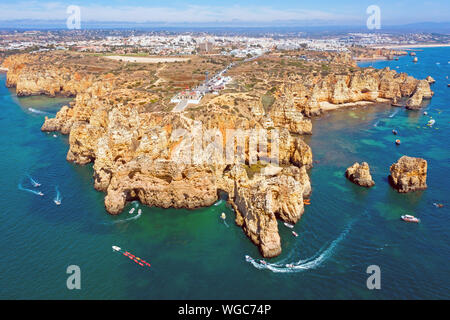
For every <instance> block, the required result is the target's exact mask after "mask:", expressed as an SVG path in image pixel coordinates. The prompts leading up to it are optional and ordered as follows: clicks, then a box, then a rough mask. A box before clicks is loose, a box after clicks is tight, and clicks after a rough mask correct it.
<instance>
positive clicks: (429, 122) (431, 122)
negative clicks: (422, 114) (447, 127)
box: [427, 119, 436, 127]
mask: <svg viewBox="0 0 450 320" xmlns="http://www.w3.org/2000/svg"><path fill="white" fill-rule="evenodd" d="M435 123H436V120H434V119H431V120H430V121H428V123H427V126H430V127H432V126H433V124H435Z"/></svg>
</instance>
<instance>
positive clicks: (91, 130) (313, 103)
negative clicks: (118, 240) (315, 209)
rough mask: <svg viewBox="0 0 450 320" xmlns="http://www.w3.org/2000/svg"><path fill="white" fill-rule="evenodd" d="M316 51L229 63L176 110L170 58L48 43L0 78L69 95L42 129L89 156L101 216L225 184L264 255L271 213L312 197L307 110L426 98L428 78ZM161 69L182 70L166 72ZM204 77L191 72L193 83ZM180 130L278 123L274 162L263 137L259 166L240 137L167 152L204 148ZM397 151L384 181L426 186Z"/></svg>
mask: <svg viewBox="0 0 450 320" xmlns="http://www.w3.org/2000/svg"><path fill="white" fill-rule="evenodd" d="M324 54H326V55H327V56H326V59H327V61H328V64H327V65H326V68H325V67H324V66H323V62H320V63H319V62H318V63H314V62H310V63H307V62H304V63H302V64H297V63H296V64H291V63H289V64H286V63H285V62H284V63H281V62H280V61H285V60H287V59H286V58H280V57H279V56H273V55H272V56H268V57H264V56H263V57H260V58H258V59H256V61H252V62H248V63H247V64H246V63H243V64H241V65H238V66H236V67H235V68H232V69H231V70H230V74H231V76H232V77H233V79H234V81H235V84H236V85H235V86H234V87H233V89H228V90H223V92H221V93H220V94H219V95H215V96H214V95H210V96H205V97H204V99H203V100H202V102H201V104H200V105H198V106H195V107H188V108H187V109H186V111H185V112H181V113H178V112H172V109H173V106H172V105H171V104H170V103H169V100H170V97H171V96H172V95H173V93H174V91H171V90H172V89H173V88H174V87H175V84H176V81H179V82H180V84H178V85H179V86H184V85H185V84H186V83H183V81H185V80H180V79H184V78H181V77H182V75H181V74H179V73H176V72H177V71H176V69H170V67H168V68H166V69H168V70H166V69H163V68H162V67H161V66H160V65H146V66H137V65H136V64H127V63H123V62H119V61H106V59H103V58H100V57H94V56H87V55H81V54H71V53H57V52H52V53H34V54H19V55H13V56H9V57H8V58H6V59H5V60H4V61H3V64H2V66H3V67H4V68H7V69H8V72H7V86H9V87H15V88H16V93H17V95H18V96H27V95H39V94H45V95H49V96H55V95H59V94H62V95H66V96H72V97H74V100H73V102H71V103H70V105H68V106H64V107H62V108H61V110H60V111H59V112H58V113H57V115H56V117H55V118H46V119H45V122H44V124H43V126H42V131H47V132H48V131H59V132H61V133H62V134H69V145H70V147H69V151H68V153H67V160H68V161H71V162H74V163H77V164H81V165H84V164H88V163H93V169H94V176H93V178H94V187H95V188H96V189H97V190H99V191H103V192H105V193H106V196H105V207H106V210H107V211H108V212H109V213H111V214H119V213H120V212H122V210H123V209H124V207H125V205H126V203H127V202H129V201H133V200H139V201H140V202H141V203H143V204H146V205H149V206H157V207H162V208H169V207H175V208H190V209H194V208H198V207H204V206H210V205H212V204H213V203H214V202H216V201H217V200H218V194H219V193H220V192H222V191H223V192H226V193H227V194H228V199H229V200H228V201H229V203H230V204H231V205H232V207H233V208H234V210H235V213H236V224H237V225H239V226H241V227H242V229H243V231H244V233H245V234H246V235H247V236H248V237H249V238H250V240H251V241H252V242H253V243H254V244H255V245H257V246H258V247H259V249H260V251H261V254H262V255H263V256H264V257H275V256H277V255H279V254H280V253H281V238H280V235H279V232H278V223H277V219H280V220H282V221H284V222H288V223H296V222H297V221H298V220H299V219H300V218H301V216H302V214H303V212H304V202H303V201H304V199H305V198H307V197H309V195H310V194H311V183H310V178H309V175H308V171H307V170H308V169H310V168H311V167H312V165H313V155H312V152H311V148H310V147H309V146H308V145H307V144H306V143H305V142H304V140H303V138H302V136H304V135H310V134H312V124H311V117H313V116H320V115H321V114H322V113H323V112H326V111H327V110H331V109H334V108H339V107H342V106H347V105H349V104H350V105H352V104H354V105H358V104H359V103H369V104H370V103H386V102H389V101H396V100H397V99H401V98H406V99H407V107H408V108H410V109H417V108H420V106H421V103H422V100H423V99H429V98H431V97H432V95H433V92H432V91H431V89H430V84H429V81H427V80H418V79H415V78H413V77H411V76H408V75H407V74H405V73H397V72H396V71H394V70H390V69H389V68H385V69H383V70H377V69H373V68H365V69H362V68H359V67H357V66H356V64H355V62H354V60H353V59H352V56H351V55H350V54H343V53H324ZM283 59H284V60H283ZM320 61H323V60H320ZM207 63H209V62H205V60H202V61H200V60H195V59H194V60H193V61H191V62H189V63H188V62H181V63H177V64H172V65H175V66H176V68H178V69H180V68H181V69H182V68H190V69H188V70H192V69H193V68H196V67H198V68H200V67H201V66H202V65H203V64H207ZM219 63H223V64H224V65H226V64H227V63H229V61H219ZM249 64H252V65H251V67H249ZM281 66H282V67H281ZM209 67H211V68H212V67H213V66H212V65H211V66H208V68H209ZM289 68H290V69H289ZM292 70H295V71H296V72H291V71H292ZM170 71H173V74H177V75H178V76H179V77H180V78H178V80H177V79H175V78H170V77H171V76H173V75H171V73H170ZM189 79H190V80H189V81H192V79H193V77H191V78H189ZM201 79H202V78H201V77H200V78H198V79H194V80H195V81H196V83H197V84H198V83H200V82H201ZM195 81H194V83H190V85H194V84H195ZM161 83H162V85H161ZM199 123H201V126H199V125H198V124H199ZM180 128H181V129H184V130H186V131H188V132H196V131H198V132H199V134H201V135H205V134H206V133H207V131H208V130H211V129H216V130H218V131H220V132H221V133H222V139H224V140H225V139H226V134H225V132H226V130H228V129H241V130H251V129H263V130H266V131H267V132H269V133H270V132H272V131H274V130H275V129H276V130H278V131H279V137H278V141H277V142H278V143H277V146H278V149H279V150H278V157H277V159H276V160H277V161H276V162H277V163H278V166H272V165H271V164H270V161H267V160H268V159H269V160H270V157H271V156H272V151H273V150H274V149H275V146H274V145H273V141H272V140H270V139H269V140H268V142H267V145H266V146H265V147H264V148H261V150H258V154H257V159H256V163H252V162H251V161H250V159H249V146H248V144H246V145H245V148H244V150H243V154H244V161H233V162H232V163H227V162H226V161H224V159H223V158H222V157H223V156H220V154H219V155H218V154H213V157H217V158H213V159H210V158H208V159H203V160H207V161H199V163H180V162H177V161H173V160H172V156H173V153H174V152H175V151H176V152H179V153H181V154H183V153H185V154H189V152H190V151H191V150H194V148H198V147H201V148H204V147H206V146H207V142H205V141H200V142H198V141H197V140H195V139H190V140H185V141H182V142H180V139H179V137H177V136H176V135H174V134H173V133H174V130H176V129H180ZM242 138H243V139H244V140H245V139H246V138H245V137H242ZM233 139H234V137H233ZM224 142H226V141H224ZM233 147H236V148H237V146H234V144H233ZM198 156H199V157H210V156H211V155H210V154H208V153H200V155H198ZM402 159H403V158H401V159H400V160H399V162H398V163H397V164H394V165H393V166H392V167H391V177H392V178H391V180H392V185H393V186H394V187H395V188H397V190H399V191H400V192H408V191H413V190H418V189H421V188H423V187H424V186H425V187H426V184H425V180H424V174H425V179H426V161H425V164H424V163H423V162H422V161H416V160H410V159H409V158H406V159H403V160H402ZM200 160H202V159H200ZM211 160H212V161H211ZM272 160H274V159H272ZM366 165H367V164H366V163H362V164H358V163H356V164H355V165H353V166H352V167H350V168H349V169H348V170H347V172H348V173H347V176H348V178H349V179H350V180H351V181H353V182H355V183H357V184H359V185H364V186H367V187H370V186H372V185H373V184H374V182H373V180H372V177H371V175H370V169H369V166H368V165H367V166H366ZM417 166H418V167H417Z"/></svg>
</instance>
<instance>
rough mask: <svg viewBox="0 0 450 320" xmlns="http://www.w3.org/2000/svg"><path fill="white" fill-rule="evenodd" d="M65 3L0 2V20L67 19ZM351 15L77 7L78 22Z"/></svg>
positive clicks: (250, 8) (342, 17) (254, 8)
mask: <svg viewBox="0 0 450 320" xmlns="http://www.w3.org/2000/svg"><path fill="white" fill-rule="evenodd" d="M67 6H68V5H66V4H63V3H61V2H45V3H42V2H38V1H27V2H19V3H15V4H14V5H12V4H0V12H2V17H3V19H2V18H0V20H18V19H33V20H63V19H66V18H67V13H66V9H67ZM361 18H363V17H352V16H349V15H342V14H336V13H331V12H327V11H321V10H302V9H274V8H272V7H267V6H265V7H260V6H238V5H235V6H227V7H225V6H198V5H186V6H184V7H174V8H171V7H164V6H158V7H149V6H142V5H139V6H129V5H122V6H108V5H106V6H101V5H98V4H91V5H86V6H81V19H82V21H85V22H88V21H100V22H101V21H114V22H171V23H176V22H217V21H220V22H228V21H233V20H240V21H248V22H268V21H278V20H279V21H288V20H295V21H305V22H307V21H317V20H320V21H333V22H345V21H350V20H353V21H355V20H359V19H361Z"/></svg>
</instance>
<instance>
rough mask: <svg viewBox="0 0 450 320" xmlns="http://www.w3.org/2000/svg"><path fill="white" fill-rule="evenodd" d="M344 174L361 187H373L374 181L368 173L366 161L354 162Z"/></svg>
mask: <svg viewBox="0 0 450 320" xmlns="http://www.w3.org/2000/svg"><path fill="white" fill-rule="evenodd" d="M345 176H346V177H347V178H348V179H349V180H350V181H351V182H353V183H355V184H357V185H359V186H362V187H368V188H370V187H373V186H374V185H375V182H374V181H373V179H372V176H371V174H370V167H369V165H368V164H367V162H362V163H361V164H359V163H358V162H355V163H354V164H353V165H352V166H351V167H349V168H347V170H346V171H345Z"/></svg>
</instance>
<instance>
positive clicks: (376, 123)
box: [373, 120, 380, 128]
mask: <svg viewBox="0 0 450 320" xmlns="http://www.w3.org/2000/svg"><path fill="white" fill-rule="evenodd" d="M379 123H380V120H378V121H377V122H375V124H374V125H373V126H374V127H375V128H376V127H378V124H379Z"/></svg>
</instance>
